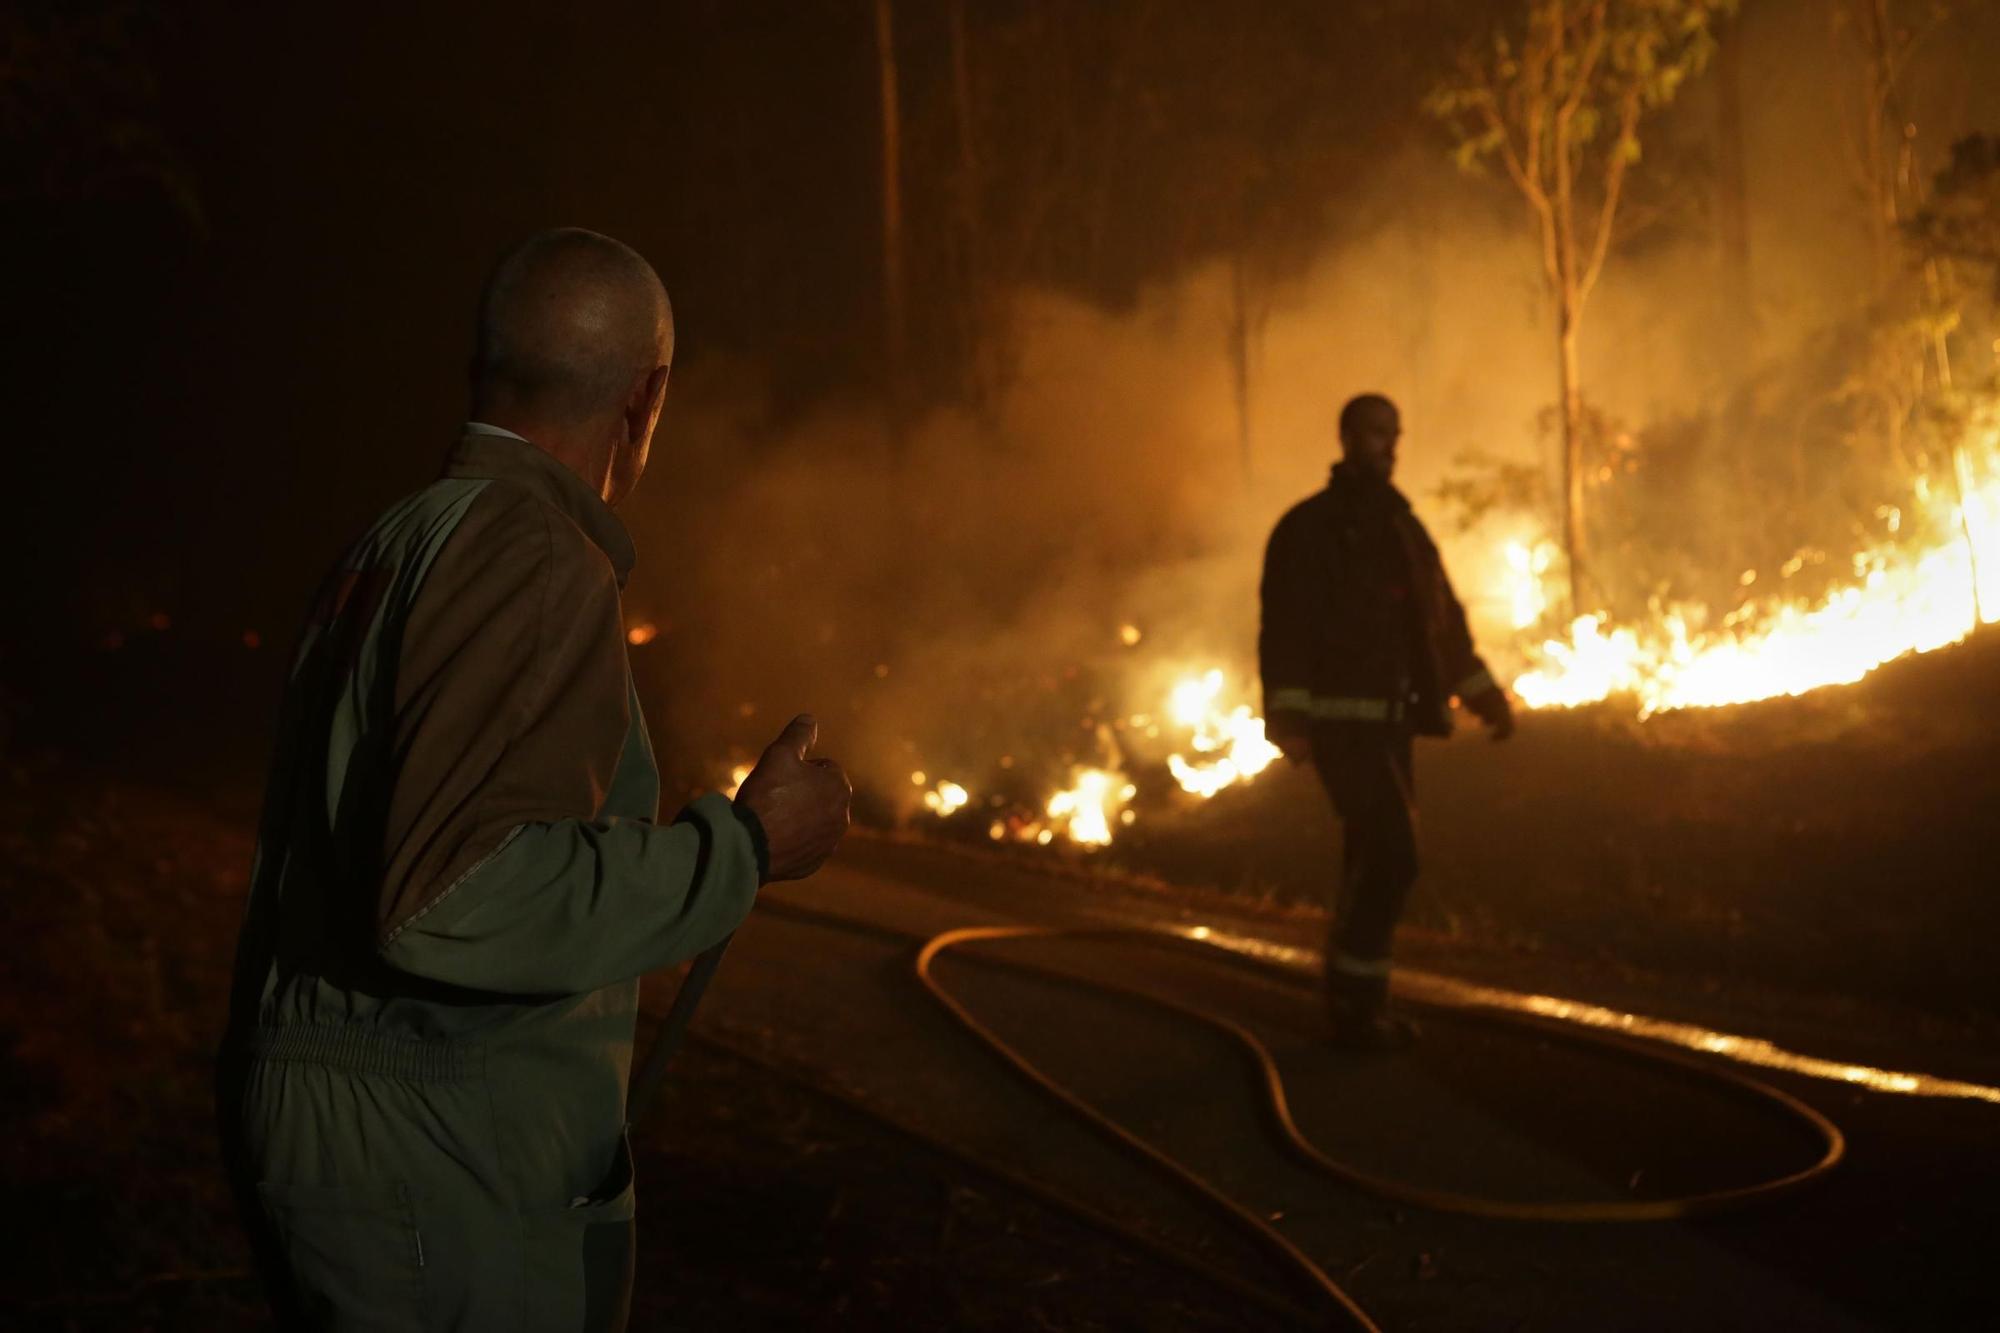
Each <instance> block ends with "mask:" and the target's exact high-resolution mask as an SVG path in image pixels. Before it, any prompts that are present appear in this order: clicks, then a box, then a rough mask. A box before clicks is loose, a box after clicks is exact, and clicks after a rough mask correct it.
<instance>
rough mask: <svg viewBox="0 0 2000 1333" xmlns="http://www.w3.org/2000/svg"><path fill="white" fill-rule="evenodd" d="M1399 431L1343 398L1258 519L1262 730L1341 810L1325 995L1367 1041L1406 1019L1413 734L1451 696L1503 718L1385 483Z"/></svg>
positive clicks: (1510, 721)
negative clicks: (1314, 774)
mask: <svg viewBox="0 0 2000 1333" xmlns="http://www.w3.org/2000/svg"><path fill="white" fill-rule="evenodd" d="M1401 437H1402V421H1401V419H1400V417H1399V415H1398V414H1397V411H1396V407H1395V404H1393V403H1391V402H1390V401H1389V400H1388V399H1387V398H1384V397H1382V396H1380V395H1379V394H1363V395H1362V396H1360V397H1358V398H1355V399H1353V400H1352V401H1351V402H1349V403H1348V404H1347V406H1346V407H1345V408H1343V409H1342V411H1341V414H1340V443H1341V451H1342V455H1343V457H1342V459H1341V461H1340V462H1338V463H1336V464H1334V466H1333V475H1332V477H1331V479H1330V480H1329V481H1328V483H1327V486H1326V489H1325V490H1323V491H1320V492H1319V493H1318V494H1316V495H1313V496H1311V497H1309V498H1307V499H1306V500H1304V501H1302V502H1300V503H1299V504H1298V505H1296V506H1294V507H1293V508H1292V509H1291V510H1290V511H1289V512H1288V513H1286V515H1285V516H1284V517H1283V518H1282V519H1280V520H1279V521H1278V526H1277V528H1276V529H1275V530H1273V532H1272V533H1271V540H1270V544H1269V546H1268V547H1267V548H1266V550H1265V554H1264V579H1263V589H1262V596H1263V626H1262V631H1261V633H1260V635H1259V638H1258V657H1259V664H1260V667H1261V671H1262V675H1263V685H1264V725H1265V729H1266V732H1267V733H1268V735H1269V736H1270V738H1271V741H1272V743H1273V744H1276V745H1278V746H1279V747H1281V748H1282V749H1283V750H1284V752H1285V756H1286V757H1287V758H1288V759H1290V760H1291V761H1292V762H1293V763H1301V762H1303V761H1304V760H1306V759H1308V758H1310V759H1311V760H1312V761H1313V765H1314V767H1315V768H1317V769H1318V771H1319V776H1320V780H1321V782H1322V783H1323V784H1324V785H1325V787H1326V790H1327V795H1328V796H1329V797H1330V798H1331V799H1332V801H1333V806H1334V810H1335V812H1336V813H1337V814H1338V815H1339V817H1340V821H1341V828H1342V843H1343V848H1342V865H1341V877H1340V886H1339V891H1338V893H1337V894H1336V896H1335V902H1334V914H1333V926H1332V931H1331V933H1330V936H1329V938H1328V940H1327V947H1326V983H1327V1003H1328V1007H1329V1012H1330V1013H1331V1016H1332V1021H1333V1034H1334V1039H1335V1040H1336V1041H1337V1042H1339V1043H1341V1044H1343V1045H1352V1046H1358V1047H1369V1048H1392V1047H1396V1046H1401V1045H1406V1044H1408V1042H1409V1041H1410V1040H1411V1039H1412V1038H1413V1037H1414V1036H1415V1035H1416V1029H1415V1027H1414V1026H1413V1025H1412V1024H1410V1023H1409V1022H1408V1021H1407V1020H1405V1019H1402V1018H1400V1017H1398V1016H1396V1015H1393V1014H1390V1013H1387V1012H1386V1010H1385V1002H1386V1000H1387V997H1388V993H1389V966H1390V964H1389V955H1390V944H1391V941H1392V939H1393V937H1394V935H1395V930H1396V922H1397V920H1398V918H1400V917H1401V916H1402V913H1403V905H1404V903H1405V902H1406V901H1407V900H1408V898H1409V893H1410V887H1411V885H1412V884H1414V883H1415V882H1416V878H1417V807H1416V787H1415V773H1414V769H1413V767H1412V763H1411V753H1410V749H1411V747H1410V741H1411V737H1413V736H1447V735H1450V734H1451V703H1452V702H1453V701H1454V700H1456V701H1457V702H1458V703H1460V704H1461V705H1463V706H1464V707H1465V708H1467V709H1469V710H1470V711H1471V712H1473V713H1474V714H1476V715H1477V716H1478V717H1479V718H1480V719H1481V720H1482V721H1484V722H1485V723H1486V725H1487V726H1488V727H1489V728H1490V729H1491V731H1492V733H1493V737H1494V739H1496V740H1505V739H1506V738H1507V737H1508V736H1510V735H1512V734H1513V731H1514V718H1513V710H1512V707H1511V706H1510V705H1509V703H1508V702H1507V694H1506V691H1505V690H1503V689H1501V688H1500V686H1499V685H1498V684H1497V683H1496V682H1495V681H1494V679H1493V677H1492V675H1491V674H1489V673H1488V672H1487V670H1486V664H1485V663H1484V662H1482V661H1480V659H1479V655H1478V654H1477V653H1476V652H1474V651H1473V647H1472V635H1471V634H1470V632H1469V631H1468V630H1467V629H1466V624H1465V611H1464V609H1463V608H1462V607H1460V605H1459V603H1458V598H1457V596H1455V595H1454V594H1453V592H1452V589H1451V581H1450V580H1449V579H1447V578H1446V577H1445V572H1444V564H1443V562H1442V561H1441V560H1440V559H1439V558H1438V551H1437V547H1436V545H1435V544H1434V543H1433V542H1432V541H1431V539H1430V534H1429V533H1427V532H1425V531H1424V525H1423V524H1422V523H1421V522H1419V521H1418V519H1417V516H1416V515H1415V514H1414V513H1412V512H1411V510H1410V502H1409V501H1408V500H1406V499H1404V498H1403V494H1402V492H1400V491H1398V490H1397V489H1396V488H1395V486H1394V485H1392V484H1391V483H1390V480H1389V478H1390V476H1391V474H1392V473H1393V472H1394V470H1395V466H1396V444H1397V441H1398V440H1400V439H1401Z"/></svg>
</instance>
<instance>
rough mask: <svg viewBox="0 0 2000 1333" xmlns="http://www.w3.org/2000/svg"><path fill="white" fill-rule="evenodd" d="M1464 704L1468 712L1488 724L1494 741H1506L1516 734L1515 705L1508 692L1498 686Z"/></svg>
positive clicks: (1474, 696) (1483, 691) (1480, 693)
mask: <svg viewBox="0 0 2000 1333" xmlns="http://www.w3.org/2000/svg"><path fill="white" fill-rule="evenodd" d="M1464 702H1465V707H1466V709H1467V711H1469V712H1471V713H1472V714H1473V715H1474V716H1475V717H1477V718H1478V719H1479V720H1480V721H1481V722H1484V723H1485V724H1486V730H1487V731H1488V732H1489V733H1490V734H1491V735H1492V737H1493V739H1494V740H1496V741H1504V740H1506V739H1507V738H1508V737H1509V736H1512V735H1513V734H1514V705H1513V704H1512V703H1510V702H1508V699H1507V691H1505V690H1503V689H1501V688H1500V687H1499V686H1497V685H1496V686H1494V687H1493V688H1492V689H1490V690H1482V691H1481V692H1479V693H1478V694H1475V695H1473V696H1472V697H1471V698H1470V699H1467V700H1465V701H1464Z"/></svg>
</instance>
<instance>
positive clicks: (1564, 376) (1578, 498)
mask: <svg viewBox="0 0 2000 1333" xmlns="http://www.w3.org/2000/svg"><path fill="white" fill-rule="evenodd" d="M1576 315H1577V312H1576V308H1575V303H1574V301H1573V300H1563V301H1560V302H1559V308H1558V310H1557V312H1556V346H1557V352H1558V358H1557V359H1558V362H1559V363H1560V365H1561V367H1562V370H1561V388H1562V453H1563V457H1562V463H1563V466H1562V477H1563V550H1564V552H1565V554H1566V555H1567V556H1568V557H1569V613H1570V616H1571V617H1572V618H1574V617H1576V616H1579V615H1582V614H1583V607H1584V601H1583V586H1584V562H1585V561H1586V560H1587V559H1588V558H1589V552H1588V550H1587V548H1586V545H1585V542H1584V526H1583V469H1584V457H1583V382H1582V380H1581V379H1580V378H1579V376H1578V371H1577V357H1576V326H1577V319H1576Z"/></svg>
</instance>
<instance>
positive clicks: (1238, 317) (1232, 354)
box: [1229, 250, 1253, 490]
mask: <svg viewBox="0 0 2000 1333" xmlns="http://www.w3.org/2000/svg"><path fill="white" fill-rule="evenodd" d="M1247 282H1248V278H1247V277H1246V275H1245V274H1244V271H1243V252H1242V251H1241V250H1238V251H1237V252H1236V253H1235V254H1233V255H1231V256H1230V259H1229V311H1230V313H1229V369H1230V387H1231V388H1232V389H1233V390H1234V391H1235V398H1236V451H1237V456H1238V457H1239V458H1240V459H1241V461H1242V464H1243V485H1244V488H1245V489H1246V490H1247V489H1248V488H1249V486H1250V481H1251V477H1252V471H1253V470H1252V465H1251V456H1250V299H1249V293H1248V292H1247V291H1245V289H1244V288H1245V284H1246V283H1247Z"/></svg>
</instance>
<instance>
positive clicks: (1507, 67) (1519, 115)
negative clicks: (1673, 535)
mask: <svg viewBox="0 0 2000 1333" xmlns="http://www.w3.org/2000/svg"><path fill="white" fill-rule="evenodd" d="M1735 7H1736V0H1508V3H1507V4H1506V5H1505V6H1503V11H1504V16H1503V17H1502V18H1501V19H1500V20H1499V21H1498V22H1497V23H1496V24H1495V26H1494V27H1493V29H1492V30H1491V31H1490V32H1489V33H1488V34H1487V35H1486V36H1485V37H1484V38H1482V39H1480V40H1478V41H1476V42H1474V43H1473V44H1472V45H1470V46H1468V47H1467V48H1466V49H1465V50H1464V51H1462V52H1461V53H1460V55H1459V58H1458V60H1457V62H1456V63H1455V65H1454V66H1453V68H1452V71H1451V73H1450V74H1448V75H1447V76H1446V77H1445V78H1444V79H1443V80H1441V81H1440V82H1439V83H1438V84H1437V85H1436V86H1435V87H1434V88H1433V89H1432V91H1431V94H1430V96H1429V97H1428V98H1427V99H1426V100H1425V107H1426V109H1427V110H1429V111H1430V112H1431V114H1432V115H1434V116H1436V117H1438V118H1439V119H1440V120H1442V121H1443V122H1444V123H1445V124H1446V126H1447V127H1448V128H1449V129H1450V130H1451V132H1452V134H1453V137H1454V139H1455V140H1456V149H1457V157H1458V160H1459V163H1460V165H1461V166H1464V167H1467V168H1470V167H1473V166H1475V165H1477V164H1480V163H1484V162H1487V161H1495V160H1497V161H1498V162H1499V163H1500V164H1501V165H1502V166H1503V167H1504V168H1505V170H1506V173H1507V177H1508V179H1509V180H1510V181H1512V182H1513V184H1514V187H1515V189H1516V190H1518V191H1519V192H1520V195H1521V197H1522V199H1523V201H1524V202H1525V203H1526V204H1527V212H1528V218H1529V221H1530V224H1531V225H1532V227H1533V229H1534V233H1535V237H1536V240H1537V241H1538V243H1539V245H1540V250H1541V261H1542V276H1543V282H1544V286H1545V287H1546V289H1547V291H1548V294H1549V298H1550V303H1551V305H1552V306H1553V307H1554V311H1555V325H1556V329H1555V331H1556V366H1557V372H1556V373H1557V383H1558V390H1559V395H1560V397H1559V402H1558V407H1559V409H1560V410H1559V416H1560V419H1561V424H1562V497H1563V504H1562V520H1563V547H1564V551H1565V553H1566V555H1567V556H1568V564H1569V597H1570V609H1571V611H1572V613H1575V612H1577V611H1580V610H1581V609H1582V608H1583V606H1584V581H1585V577H1586V568H1587V564H1588V561H1589V547H1588V542H1587V537H1586V531H1587V529H1586V525H1585V522H1584V518H1585V515H1584V479H1585V475H1586V468H1587V461H1588V460H1587V459H1586V458H1585V456H1584V455H1585V449H1584V445H1585V438H1584V437H1585V421H1584V402H1585V399H1584V393H1583V381H1582V374H1581V371H1580V369H1579V362H1578V338H1579V335H1580V333H1581V331H1582V327H1583V316H1584V312H1585V310H1586V309H1587V308H1588V306H1589V304H1590V298H1591V296H1592V294H1593V293H1594V292H1595V291H1596V289H1597V283H1598V279H1599V278H1601V277H1602V276H1603V273H1604V265H1605V261H1606V260H1607V258H1608V257H1609V256H1610V254H1611V251H1612V248H1613V243H1614V239H1615V238H1616V236H1617V234H1618V224H1619V206H1620V204H1621V202H1623V200H1624V198H1625V186H1626V177H1627V175H1628V173H1629V172H1630V171H1631V169H1632V167H1633V165H1634V164H1635V163H1637V162H1638V160H1639V126H1640V122H1641V121H1642V120H1643V119H1644V118H1645V116H1646V115H1647V113H1648V112H1651V111H1654V110H1657V109H1658V108H1660V107H1662V106H1665V105H1666V104H1667V103H1668V102H1670V101H1672V100H1673V98H1674V95H1675V93H1677V92H1678V91H1679V90H1680V87H1681V85H1682V84H1683V83H1685V82H1686V81H1687V79H1688V78H1689V77H1690V76H1691V75H1693V74H1695V73H1697V72H1698V71H1699V70H1700V69H1701V68H1702V66H1703V65H1704V64H1706V62H1707V60H1708V58H1709V55H1710V53H1711V52H1712V51H1713V50H1714V47H1715V28H1716V24H1717V21H1718V20H1719V19H1720V18H1721V17H1723V16H1724V15H1726V14H1728V13H1731V12H1733V11H1734V10H1735Z"/></svg>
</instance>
